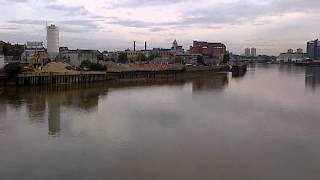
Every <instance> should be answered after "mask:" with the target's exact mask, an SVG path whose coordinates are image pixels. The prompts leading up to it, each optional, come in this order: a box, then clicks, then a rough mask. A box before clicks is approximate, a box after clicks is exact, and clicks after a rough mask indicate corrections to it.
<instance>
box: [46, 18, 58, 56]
mask: <svg viewBox="0 0 320 180" xmlns="http://www.w3.org/2000/svg"><path fill="white" fill-rule="evenodd" d="M47 52H48V55H49V57H50V58H52V59H54V58H55V57H56V56H57V55H58V54H59V27H57V26H55V25H54V24H51V25H50V26H48V27H47Z"/></svg>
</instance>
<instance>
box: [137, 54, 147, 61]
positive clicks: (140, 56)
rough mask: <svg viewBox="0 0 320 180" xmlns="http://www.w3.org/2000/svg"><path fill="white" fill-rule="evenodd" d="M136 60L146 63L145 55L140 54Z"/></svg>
mask: <svg viewBox="0 0 320 180" xmlns="http://www.w3.org/2000/svg"><path fill="white" fill-rule="evenodd" d="M138 60H139V61H147V57H146V55H144V54H140V55H139V56H138Z"/></svg>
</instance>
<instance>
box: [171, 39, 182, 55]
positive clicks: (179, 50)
mask: <svg viewBox="0 0 320 180" xmlns="http://www.w3.org/2000/svg"><path fill="white" fill-rule="evenodd" d="M171 51H173V52H174V53H175V55H183V54H184V49H183V47H182V46H179V45H178V42H177V40H174V41H173V43H172V47H171Z"/></svg>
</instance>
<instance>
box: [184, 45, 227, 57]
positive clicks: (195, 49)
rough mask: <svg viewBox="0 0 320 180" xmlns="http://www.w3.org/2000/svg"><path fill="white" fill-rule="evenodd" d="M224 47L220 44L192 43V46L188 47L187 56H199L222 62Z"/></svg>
mask: <svg viewBox="0 0 320 180" xmlns="http://www.w3.org/2000/svg"><path fill="white" fill-rule="evenodd" d="M226 51H227V48H226V45H224V44H222V43H209V42H204V41H193V46H191V47H190V50H189V54H201V55H203V56H209V57H213V58H217V59H219V60H220V61H222V60H223V56H224V54H225V53H226Z"/></svg>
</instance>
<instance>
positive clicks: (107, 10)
mask: <svg viewBox="0 0 320 180" xmlns="http://www.w3.org/2000/svg"><path fill="white" fill-rule="evenodd" d="M200 1H201V0H200ZM0 3H1V4H2V6H1V7H0V10H1V11H2V12H3V13H4V14H6V16H2V17H0V40H4V41H9V42H12V43H26V42H27V41H45V37H46V31H45V25H46V21H47V22H48V23H55V24H56V25H58V26H59V27H60V28H61V35H60V37H61V43H60V45H61V46H62V45H64V46H68V47H70V48H85V49H99V50H123V49H126V48H131V47H132V42H133V40H136V42H137V48H138V49H143V48H144V42H145V41H147V42H148V47H168V46H170V45H171V43H172V41H173V40H174V39H177V41H178V42H179V44H181V45H183V46H184V48H185V49H189V46H190V45H192V42H193V40H204V41H210V42H223V43H225V44H226V45H227V47H228V50H230V51H231V52H234V53H238V54H242V53H243V49H244V48H245V47H256V48H257V49H259V51H260V52H261V53H262V54H268V55H277V54H279V53H280V52H283V51H286V50H287V49H288V48H294V49H297V48H303V49H304V51H306V50H305V48H306V46H305V42H306V41H309V40H312V39H315V38H317V32H315V31H314V29H318V27H317V26H318V25H317V24H315V23H314V22H316V21H317V20H318V19H319V18H320V16H319V15H317V11H318V10H319V9H320V2H314V1H312V0H305V1H302V0H294V1H292V0H290V1H289V0H281V1H274V0H267V1H263V2H262V1H257V0H255V1H254V0H251V1H250V0H245V1H239V0H238V1H236V0H227V1H224V2H223V3H220V2H219V1H214V0H213V1H210V2H207V3H199V1H197V3H195V2H193V1H191V0H187V1H180V0H177V1H174V2H171V1H167V0H164V1H159V0H149V1H145V0H136V1H133V0H126V1H117V2H116V3H115V2H112V1H109V0H95V1H88V0H82V1H74V0H70V1H68V2H65V1H59V0H54V1H45V0H44V1H39V0H14V1H9V0H0ZM12 9H14V11H12ZM212 12H214V13H212Z"/></svg>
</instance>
